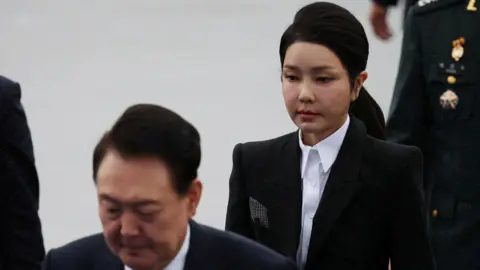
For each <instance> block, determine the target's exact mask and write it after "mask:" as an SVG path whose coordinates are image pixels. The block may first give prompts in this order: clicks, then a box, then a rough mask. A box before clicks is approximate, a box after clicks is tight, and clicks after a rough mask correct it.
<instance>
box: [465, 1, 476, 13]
mask: <svg viewBox="0 0 480 270" xmlns="http://www.w3.org/2000/svg"><path fill="white" fill-rule="evenodd" d="M475 2H477V1H475V0H470V1H469V2H468V5H467V10H468V11H477V7H476V6H475Z"/></svg>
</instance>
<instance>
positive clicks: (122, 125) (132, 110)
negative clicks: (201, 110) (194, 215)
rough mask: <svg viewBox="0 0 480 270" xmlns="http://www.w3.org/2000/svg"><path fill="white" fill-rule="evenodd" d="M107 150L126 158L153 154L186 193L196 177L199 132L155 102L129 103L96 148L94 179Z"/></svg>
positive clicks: (198, 160) (176, 185) (180, 189)
mask: <svg viewBox="0 0 480 270" xmlns="http://www.w3.org/2000/svg"><path fill="white" fill-rule="evenodd" d="M108 150H115V151H116V152H118V153H119V154H120V155H121V156H122V157H123V158H125V159H128V158H143V157H152V158H156V159H158V160H161V161H162V162H165V164H167V166H168V168H169V170H170V173H171V175H172V181H173V183H172V184H173V186H174V188H175V189H176V191H177V192H178V193H179V194H180V195H184V194H185V193H186V192H187V191H188V188H189V187H190V185H191V183H192V181H193V180H194V179H195V178H196V177H197V170H198V167H199V165H200V160H201V149H200V134H199V133H198V131H197V129H196V128H195V127H194V126H193V125H192V124H190V123H189V122H188V121H186V120H185V119H183V118H182V117H181V116H180V115H178V114H176V113H175V112H173V111H171V110H169V109H166V108H163V107H161V106H157V105H153V104H137V105H133V106H131V107H129V108H128V109H127V110H126V111H125V112H124V113H123V114H122V115H121V116H120V118H119V119H118V120H117V121H116V122H115V124H114V125H113V127H112V128H111V129H110V130H109V131H108V132H106V133H105V134H104V136H103V137H102V138H101V140H100V141H99V142H98V144H97V145H96V147H95V150H94V152H93V179H94V181H95V182H96V181H97V173H98V168H99V166H100V164H101V162H102V160H103V159H104V157H105V154H106V153H107V151H108Z"/></svg>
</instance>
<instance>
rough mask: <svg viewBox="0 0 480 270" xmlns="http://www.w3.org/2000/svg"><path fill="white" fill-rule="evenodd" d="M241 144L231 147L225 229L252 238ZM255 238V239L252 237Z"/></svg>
mask: <svg viewBox="0 0 480 270" xmlns="http://www.w3.org/2000/svg"><path fill="white" fill-rule="evenodd" d="M241 160H242V144H237V145H236V146H235V148H234V149H233V169H232V173H231V175H230V184H229V197H228V206H227V219H226V224H225V230H227V231H232V232H234V233H238V234H240V235H242V236H245V237H248V238H250V239H254V238H255V236H254V234H253V228H252V224H251V221H250V208H249V202H248V195H247V190H246V185H245V179H242V175H241V174H242V168H241ZM254 240H255V239H254Z"/></svg>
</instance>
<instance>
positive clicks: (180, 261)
mask: <svg viewBox="0 0 480 270" xmlns="http://www.w3.org/2000/svg"><path fill="white" fill-rule="evenodd" d="M189 247H190V225H189V226H188V228H187V234H186V235H185V240H183V244H182V247H181V248H180V250H179V251H178V253H177V255H176V256H175V258H173V260H172V261H171V262H170V263H169V264H168V265H167V266H166V267H165V268H163V270H183V268H184V266H185V260H186V259H187V253H188V249H189ZM125 270H132V269H131V268H130V267H128V266H126V265H125Z"/></svg>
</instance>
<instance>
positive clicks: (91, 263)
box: [43, 221, 296, 270]
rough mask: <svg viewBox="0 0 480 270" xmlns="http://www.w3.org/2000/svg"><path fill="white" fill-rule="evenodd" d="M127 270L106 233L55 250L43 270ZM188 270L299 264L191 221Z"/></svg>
mask: <svg viewBox="0 0 480 270" xmlns="http://www.w3.org/2000/svg"><path fill="white" fill-rule="evenodd" d="M85 269H88V270H124V265H123V264H122V262H121V261H120V259H119V258H118V257H116V256H115V255H114V254H113V253H112V252H110V249H109V248H108V247H107V245H106V243H105V240H104V237H103V235H102V234H96V235H93V236H89V237H86V238H83V239H80V240H77V241H75V242H72V243H70V244H67V245H66V246H63V247H60V248H58V249H53V250H51V251H50V252H49V253H48V254H47V257H46V259H45V261H44V264H43V270H85ZM184 269H185V270H203V269H208V270H277V269H278V270H295V269H296V267H295V264H294V263H293V262H292V261H291V260H289V259H287V258H285V257H283V256H281V255H279V254H278V253H276V252H274V251H272V250H270V249H267V248H266V247H263V246H261V245H259V244H257V243H255V242H253V241H251V240H249V239H246V238H244V237H241V236H238V235H236V234H233V233H229V232H222V231H219V230H216V229H213V228H210V227H207V226H204V225H200V224H198V223H196V222H194V221H191V222H190V247H189V250H188V253H187V257H186V261H185V267H184Z"/></svg>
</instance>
